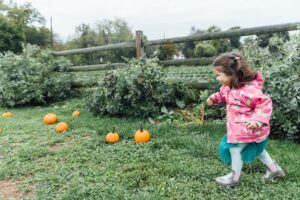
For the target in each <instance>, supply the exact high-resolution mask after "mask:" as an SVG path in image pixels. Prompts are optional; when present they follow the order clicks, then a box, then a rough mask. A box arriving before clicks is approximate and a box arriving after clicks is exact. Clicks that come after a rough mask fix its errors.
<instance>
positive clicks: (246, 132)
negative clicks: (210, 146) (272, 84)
mask: <svg viewBox="0 0 300 200" xmlns="http://www.w3.org/2000/svg"><path fill="white" fill-rule="evenodd" d="M262 88H263V79H262V76H261V73H260V72H258V73H257V77H256V79H254V80H252V81H250V82H247V83H245V85H244V86H243V87H241V88H237V89H236V88H230V87H228V86H222V87H221V88H220V91H219V92H217V93H214V94H212V95H211V96H210V98H211V99H212V100H213V102H214V104H219V103H226V111H227V113H226V121H227V142H228V143H250V142H260V141H263V140H264V139H265V138H266V137H267V136H268V135H269V133H270V123H269V122H270V118H271V114H272V101H271V99H270V98H269V97H267V96H265V95H264V94H263V93H262ZM249 121H256V122H261V124H262V126H260V127H259V128H257V129H248V128H246V123H247V122H249Z"/></svg>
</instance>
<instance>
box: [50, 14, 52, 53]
mask: <svg viewBox="0 0 300 200" xmlns="http://www.w3.org/2000/svg"><path fill="white" fill-rule="evenodd" d="M50 34H51V36H50V37H51V47H52V49H53V29H52V17H50Z"/></svg>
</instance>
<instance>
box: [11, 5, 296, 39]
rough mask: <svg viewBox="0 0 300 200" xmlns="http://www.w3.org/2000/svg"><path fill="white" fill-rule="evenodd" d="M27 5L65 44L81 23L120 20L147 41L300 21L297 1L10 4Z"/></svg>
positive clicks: (91, 23)
mask: <svg viewBox="0 0 300 200" xmlns="http://www.w3.org/2000/svg"><path fill="white" fill-rule="evenodd" d="M13 2H16V3H17V4H18V5H20V4H23V3H25V2H30V3H31V4H32V6H33V7H34V8H36V9H37V10H38V11H39V12H40V13H41V14H42V15H43V16H44V17H45V19H46V20H47V24H46V25H47V27H50V17H52V20H53V30H54V32H55V33H57V34H58V35H59V36H60V38H61V39H62V40H63V41H65V40H67V39H70V38H72V37H73V36H74V34H75V27H76V26H78V25H79V24H81V23H87V24H90V25H93V24H94V23H95V22H96V21H101V20H103V19H110V20H113V19H115V18H116V17H118V18H122V19H125V20H126V21H127V22H128V24H129V26H130V27H131V30H132V32H135V31H136V30H142V31H143V32H144V35H146V36H147V37H148V39H149V40H153V39H162V38H164V37H165V38H170V37H179V36H186V35H188V34H189V33H190V28H191V27H192V26H195V27H196V28H198V29H206V28H208V27H209V26H211V25H217V26H219V27H221V28H222V29H223V30H225V29H228V28H230V27H233V26H241V27H242V28H248V27H255V26H264V25H272V24H281V23H290V22H299V21H300V10H299V8H300V0H284V1H283V0H139V1H138V0H84V1H82V0H13Z"/></svg>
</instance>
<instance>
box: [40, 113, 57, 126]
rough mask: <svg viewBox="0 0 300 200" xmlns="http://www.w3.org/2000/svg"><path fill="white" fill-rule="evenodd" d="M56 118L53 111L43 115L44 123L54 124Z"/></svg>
mask: <svg viewBox="0 0 300 200" xmlns="http://www.w3.org/2000/svg"><path fill="white" fill-rule="evenodd" d="M57 120H58V118H57V116H56V114H54V113H48V114H47V115H45V116H44V118H43V122H44V124H47V125H49V124H54V123H55V122H56V121H57Z"/></svg>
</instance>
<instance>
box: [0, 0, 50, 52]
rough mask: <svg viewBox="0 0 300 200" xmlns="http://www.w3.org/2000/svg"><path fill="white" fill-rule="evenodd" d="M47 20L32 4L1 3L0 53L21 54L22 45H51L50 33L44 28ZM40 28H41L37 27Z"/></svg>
mask: <svg viewBox="0 0 300 200" xmlns="http://www.w3.org/2000/svg"><path fill="white" fill-rule="evenodd" d="M44 24H45V19H44V18H43V17H42V15H41V14H40V13H39V12H38V11H37V10H36V9H34V8H33V7H32V6H31V4H29V3H26V4H24V5H22V6H18V5H17V4H15V3H13V2H10V3H9V4H5V3H3V1H0V27H1V29H0V35H1V37H0V52H3V51H13V52H15V53H20V52H21V51H22V43H31V44H37V45H39V46H42V47H48V46H49V45H50V31H49V30H48V29H47V28H45V27H44ZM37 26H39V27H37Z"/></svg>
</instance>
